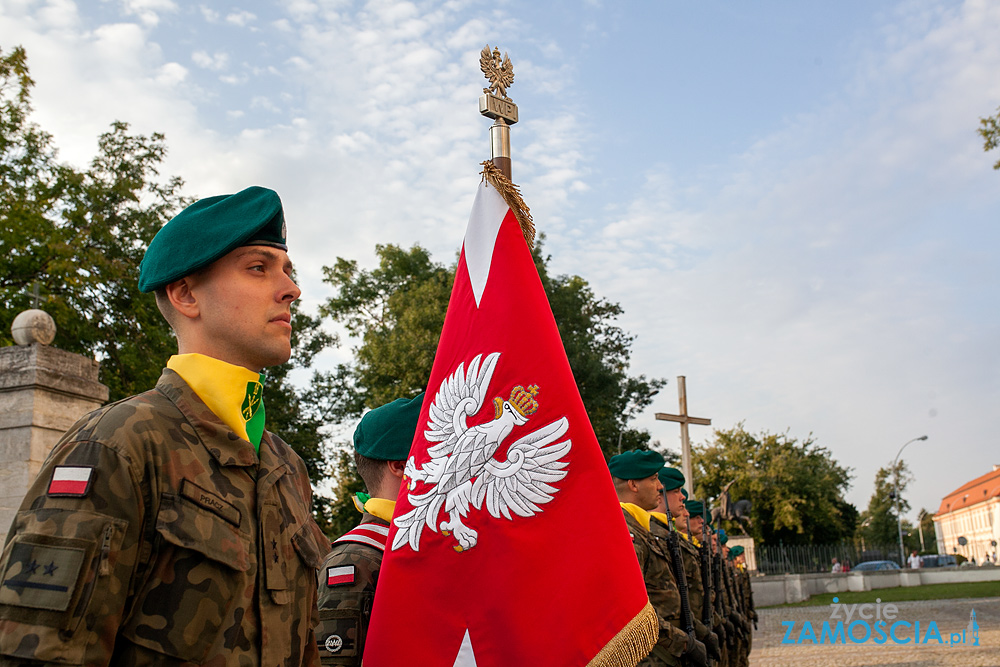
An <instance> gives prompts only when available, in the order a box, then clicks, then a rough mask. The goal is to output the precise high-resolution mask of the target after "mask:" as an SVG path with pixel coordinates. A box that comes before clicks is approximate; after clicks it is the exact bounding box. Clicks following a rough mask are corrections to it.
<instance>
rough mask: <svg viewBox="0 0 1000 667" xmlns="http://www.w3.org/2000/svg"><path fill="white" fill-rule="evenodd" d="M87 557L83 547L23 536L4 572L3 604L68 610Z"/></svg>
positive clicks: (0, 593) (0, 592) (0, 587)
mask: <svg viewBox="0 0 1000 667" xmlns="http://www.w3.org/2000/svg"><path fill="white" fill-rule="evenodd" d="M85 556H86V553H85V551H84V550H83V549H78V548H75V547H59V546H53V545H47V544H34V543H32V542H29V541H27V539H24V540H22V539H21V538H20V536H19V537H18V538H17V539H16V540H15V544H14V545H13V546H12V547H11V549H10V556H9V558H8V559H7V567H6V569H5V570H4V572H3V576H2V581H3V583H2V584H0V604H8V605H13V606H16V607H33V608H35V609H50V610H53V611H66V609H68V608H69V602H70V598H71V596H72V595H73V588H74V587H75V586H76V581H77V575H79V574H80V568H81V567H82V566H83V561H84V557H85Z"/></svg>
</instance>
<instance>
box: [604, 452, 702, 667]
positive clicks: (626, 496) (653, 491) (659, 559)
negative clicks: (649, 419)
mask: <svg viewBox="0 0 1000 667" xmlns="http://www.w3.org/2000/svg"><path fill="white" fill-rule="evenodd" d="M663 465H664V460H663V456H662V455H660V454H658V453H657V452H654V451H649V450H637V449H633V450H630V451H627V452H624V453H622V454H619V455H617V456H613V457H612V458H611V460H610V461H609V462H608V468H609V470H610V471H611V478H612V480H613V481H614V484H615V492H616V493H617V494H618V502H619V504H620V505H621V507H622V512H624V514H625V524H626V525H627V526H628V531H629V534H630V535H631V536H632V546H633V547H634V548H635V555H636V558H638V559H639V567H640V569H641V570H642V576H643V579H644V580H645V582H646V592H647V594H648V595H649V601H650V603H651V604H652V605H653V608H654V609H656V615H657V617H658V618H659V622H660V636H659V639H658V640H657V642H656V645H655V646H654V647H653V651H652V653H650V654H649V656H648V657H646V658H645V659H644V660H643V661H642V662H640V663H639V665H640V666H660V665H671V666H673V665H681V664H684V659H685V658H692V657H693V658H695V660H696V661H697V659H698V656H700V657H701V662H702V663H703V662H704V656H705V646H704V644H702V643H701V642H700V641H698V640H697V639H696V638H695V637H694V636H691V635H688V633H686V632H684V631H683V630H681V629H680V627H678V625H676V624H673V623H671V619H673V618H675V617H676V618H679V617H680V608H681V598H680V593H679V592H678V590H677V582H676V581H675V579H674V575H673V572H672V571H671V569H670V564H669V563H670V555H669V554H668V553H667V551H666V544H664V543H661V542H660V541H659V540H657V539H656V538H655V537H653V535H652V534H651V533H650V522H651V520H652V517H651V516H650V514H649V512H650V510H652V509H654V508H655V507H656V505H657V503H658V502H659V498H660V496H661V494H662V491H663V485H662V484H661V483H660V479H659V477H658V476H657V473H659V472H660V470H662V469H663Z"/></svg>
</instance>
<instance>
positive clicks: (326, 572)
mask: <svg viewBox="0 0 1000 667" xmlns="http://www.w3.org/2000/svg"><path fill="white" fill-rule="evenodd" d="M363 527H369V531H367V532H369V533H370V534H369V535H366V534H365V532H366V531H364V530H363ZM388 529H389V524H388V523H387V522H385V521H383V520H382V519H379V518H378V517H375V516H372V515H371V514H369V513H367V512H365V513H364V515H363V516H362V518H361V525H360V526H359V527H358V528H355V529H354V530H353V531H350V532H348V533H347V535H344V536H341V537H340V538H338V540H337V541H336V542H334V544H333V550H332V551H331V552H330V554H329V555H328V556H327V557H326V560H325V561H324V562H323V567H322V569H321V570H320V572H319V619H320V623H319V626H317V628H316V641H317V644H318V645H319V648H320V662H321V663H322V664H323V665H352V666H355V667H360V665H361V656H362V654H363V653H364V650H365V636H366V635H367V632H368V621H369V620H370V619H371V613H372V602H373V601H374V600H375V586H376V585H377V584H378V571H379V568H380V567H381V566H382V553H383V552H384V550H385V542H384V537H385V535H387V534H388ZM383 530H384V535H383V534H382V532H379V531H383ZM352 534H355V535H359V534H360V538H361V540H362V541H357V542H354V541H345V538H348V537H349V536H350V535H352ZM380 538H381V539H380ZM379 543H381V546H379Z"/></svg>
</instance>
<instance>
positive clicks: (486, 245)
mask: <svg viewBox="0 0 1000 667" xmlns="http://www.w3.org/2000/svg"><path fill="white" fill-rule="evenodd" d="M509 210H510V207H509V206H507V202H505V201H504V199H503V197H501V196H500V193H499V192H497V191H496V188H494V187H493V186H492V185H490V184H489V183H481V184H480V185H479V190H478V191H477V192H476V201H475V202H474V203H473V204H472V214H471V215H469V227H468V228H467V229H466V230H465V266H466V268H468V270H469V283H470V284H471V285H472V294H473V296H475V297H476V307H479V302H480V301H481V300H482V298H483V292H484V291H485V290H486V283H487V281H488V280H489V278H490V265H491V264H493V248H494V246H496V242H497V233H498V232H499V231H500V225H501V223H503V219H504V217H505V216H506V215H507V211H509Z"/></svg>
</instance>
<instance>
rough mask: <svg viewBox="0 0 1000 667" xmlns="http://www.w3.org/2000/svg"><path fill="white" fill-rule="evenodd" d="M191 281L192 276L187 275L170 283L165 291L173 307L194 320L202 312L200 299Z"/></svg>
mask: <svg viewBox="0 0 1000 667" xmlns="http://www.w3.org/2000/svg"><path fill="white" fill-rule="evenodd" d="M191 283H192V279H191V276H186V277H184V278H181V279H180V280H175V281H174V282H172V283H170V284H168V285H167V286H166V287H164V291H165V292H166V297H167V300H168V301H169V302H170V305H171V306H172V307H173V309H174V310H175V311H176V312H177V313H179V314H180V315H183V316H184V317H186V318H188V319H192V320H193V319H196V318H197V317H198V315H200V314H201V311H200V306H199V303H198V299H197V298H196V297H195V295H194V292H193V291H192V289H191V287H192V285H191Z"/></svg>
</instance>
